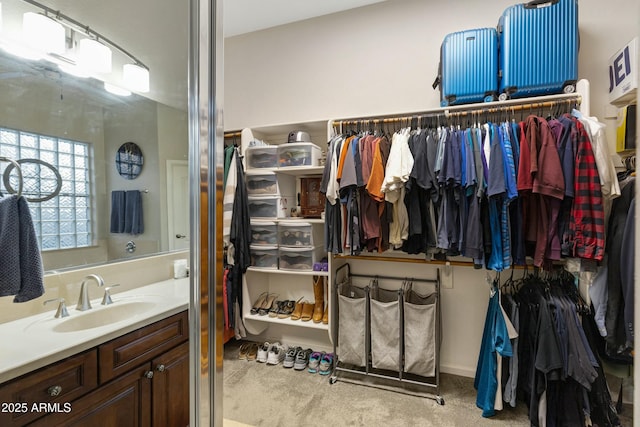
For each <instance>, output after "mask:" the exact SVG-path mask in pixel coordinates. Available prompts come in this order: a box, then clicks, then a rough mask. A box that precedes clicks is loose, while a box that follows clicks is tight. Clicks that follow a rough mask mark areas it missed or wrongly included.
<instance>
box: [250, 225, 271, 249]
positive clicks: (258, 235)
mask: <svg viewBox="0 0 640 427" xmlns="http://www.w3.org/2000/svg"><path fill="white" fill-rule="evenodd" d="M277 244H278V225H277V224H276V223H275V222H273V221H251V245H277Z"/></svg>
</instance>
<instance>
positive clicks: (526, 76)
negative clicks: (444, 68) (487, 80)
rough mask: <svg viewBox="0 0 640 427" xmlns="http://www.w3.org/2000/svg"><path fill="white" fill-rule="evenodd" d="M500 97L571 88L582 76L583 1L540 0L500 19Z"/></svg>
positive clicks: (545, 92)
mask: <svg viewBox="0 0 640 427" xmlns="http://www.w3.org/2000/svg"><path fill="white" fill-rule="evenodd" d="M498 34H499V42H500V47H499V49H500V60H499V61H500V99H501V100H503V99H507V98H520V97H525V96H537V95H547V94H554V93H562V92H565V93H571V92H573V91H575V85H576V81H577V80H578V47H579V39H578V0H535V1H530V2H529V3H521V4H517V5H514V6H511V7H509V8H507V9H506V10H505V11H504V13H503V14H502V16H501V17H500V20H499V22H498Z"/></svg>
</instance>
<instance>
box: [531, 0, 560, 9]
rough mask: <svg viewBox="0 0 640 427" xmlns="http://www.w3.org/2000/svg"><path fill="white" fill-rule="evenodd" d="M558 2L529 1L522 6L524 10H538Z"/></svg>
mask: <svg viewBox="0 0 640 427" xmlns="http://www.w3.org/2000/svg"><path fill="white" fill-rule="evenodd" d="M559 2H560V0H531V1H530V2H529V3H525V4H524V8H525V9H540V8H543V7H549V6H553V5H554V4H556V3H559Z"/></svg>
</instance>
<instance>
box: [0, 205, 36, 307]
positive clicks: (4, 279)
mask: <svg viewBox="0 0 640 427" xmlns="http://www.w3.org/2000/svg"><path fill="white" fill-rule="evenodd" d="M43 277H44V272H43V268H42V258H41V256H40V248H39V247H38V242H37V239H36V232H35V229H34V227H33V220H32V219H31V213H30V212H29V206H28V204H27V201H26V199H25V198H24V197H20V196H15V195H14V196H9V197H4V198H0V297H2V296H9V295H15V297H14V299H13V302H25V301H29V300H32V299H34V298H38V297H39V296H41V295H42V294H44V278H43Z"/></svg>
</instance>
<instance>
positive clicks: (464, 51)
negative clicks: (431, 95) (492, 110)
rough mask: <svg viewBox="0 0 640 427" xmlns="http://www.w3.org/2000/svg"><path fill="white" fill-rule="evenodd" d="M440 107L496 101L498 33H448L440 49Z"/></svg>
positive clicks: (483, 31)
mask: <svg viewBox="0 0 640 427" xmlns="http://www.w3.org/2000/svg"><path fill="white" fill-rule="evenodd" d="M439 68H440V70H439V75H438V77H437V78H436V81H435V82H434V83H433V88H434V89H435V88H436V87H437V86H438V85H440V99H441V102H440V105H441V106H442V107H446V106H448V105H455V104H468V103H472V102H482V101H487V102H488V101H493V100H495V99H496V97H497V95H498V92H497V91H498V33H497V32H496V29H495V28H477V29H473V30H466V31H458V32H455V33H451V34H447V35H446V36H445V38H444V40H443V42H442V46H441V47H440V67H439Z"/></svg>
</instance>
